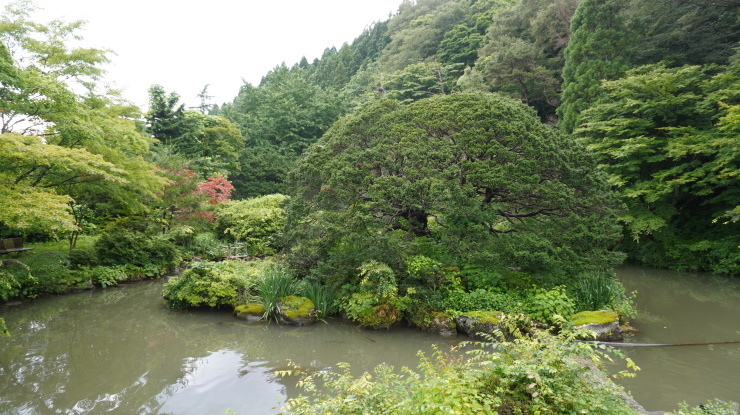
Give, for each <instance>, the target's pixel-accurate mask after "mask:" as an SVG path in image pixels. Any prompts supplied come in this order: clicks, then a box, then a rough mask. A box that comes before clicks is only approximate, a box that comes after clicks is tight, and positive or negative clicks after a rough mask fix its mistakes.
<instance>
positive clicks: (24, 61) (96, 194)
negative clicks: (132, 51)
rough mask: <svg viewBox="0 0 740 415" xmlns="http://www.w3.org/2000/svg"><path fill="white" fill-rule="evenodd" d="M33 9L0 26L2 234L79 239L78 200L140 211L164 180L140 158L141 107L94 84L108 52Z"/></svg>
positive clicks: (75, 26) (100, 209)
mask: <svg viewBox="0 0 740 415" xmlns="http://www.w3.org/2000/svg"><path fill="white" fill-rule="evenodd" d="M31 11H32V8H31V7H30V4H29V3H28V2H16V3H11V4H9V5H7V6H6V7H5V10H4V12H3V14H2V19H1V20H0V79H1V80H2V82H1V83H0V107H1V108H2V112H0V201H2V205H3V209H0V235H8V234H10V235H14V234H15V235H17V234H18V233H26V234H40V235H43V234H51V235H55V236H59V235H60V234H61V233H62V232H73V231H75V230H77V229H79V227H80V225H81V224H80V223H79V222H78V219H79V217H76V216H75V215H74V214H73V213H74V212H73V210H72V209H71V207H70V205H71V204H72V202H73V201H74V204H76V205H78V206H85V207H86V208H88V209H91V210H92V211H93V212H94V213H95V214H96V215H97V216H106V215H118V214H133V213H139V212H141V211H143V210H144V209H145V204H144V202H145V200H146V199H148V198H150V197H153V196H154V194H155V193H156V192H157V191H159V190H160V189H161V187H162V185H163V184H164V182H165V181H164V180H163V179H162V178H161V177H158V176H157V175H156V173H155V172H154V169H153V166H152V165H151V164H149V163H146V162H145V161H144V160H143V156H144V155H145V154H146V153H147V151H148V147H149V144H150V141H149V139H148V138H147V137H146V136H145V135H144V134H142V132H141V130H140V128H139V126H138V125H137V123H136V122H135V120H136V119H137V118H138V117H139V111H138V109H137V108H135V107H133V106H131V105H129V104H127V103H125V102H123V101H122V100H121V99H120V98H119V97H118V96H117V95H116V94H115V93H114V92H111V91H100V88H98V86H97V81H98V80H99V79H100V76H101V74H102V70H101V68H100V67H101V65H103V64H104V63H106V62H107V61H108V58H107V56H106V55H107V53H106V51H104V50H101V49H93V48H84V47H71V46H70V44H71V43H72V42H73V41H74V39H75V38H76V37H78V32H79V30H80V28H81V27H82V22H72V23H64V22H61V21H56V22H53V23H51V24H49V25H43V24H39V23H36V22H32V21H31V20H29V18H30V12H31ZM78 91H79V92H78Z"/></svg>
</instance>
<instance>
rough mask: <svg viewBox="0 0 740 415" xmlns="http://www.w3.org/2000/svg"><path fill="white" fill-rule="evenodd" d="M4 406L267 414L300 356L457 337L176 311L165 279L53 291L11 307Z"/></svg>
mask: <svg viewBox="0 0 740 415" xmlns="http://www.w3.org/2000/svg"><path fill="white" fill-rule="evenodd" d="M2 314H3V316H4V317H5V318H6V320H7V321H8V324H9V328H10V330H11V332H12V335H13V336H12V337H11V338H9V339H2V340H0V342H1V343H0V347H2V354H0V413H3V414H6V413H7V414H53V413H69V414H86V413H121V414H132V413H147V414H148V413H162V414H163V413H168V414H203V413H215V414H218V413H225V412H226V410H227V409H233V410H235V411H237V412H238V413H239V414H241V415H244V414H269V413H275V412H277V409H276V408H279V407H280V405H282V404H283V403H284V401H285V400H286V399H287V397H290V396H295V395H297V393H298V390H297V389H296V385H295V383H296V380H297V379H296V378H276V377H275V376H274V371H275V370H282V369H286V368H287V363H288V360H292V361H293V362H295V363H296V364H297V365H299V366H300V367H301V368H302V369H303V370H305V371H315V370H324V369H329V368H332V367H334V366H335V365H336V363H338V362H349V363H351V364H352V366H353V370H354V371H355V372H357V373H361V372H362V371H365V370H371V369H372V368H373V367H375V366H376V365H377V364H380V363H388V364H392V365H395V366H397V367H400V366H403V365H406V366H415V365H416V363H417V362H418V359H417V357H416V352H417V351H418V350H424V351H430V350H431V345H432V344H437V345H439V346H440V347H442V348H443V349H444V348H448V347H449V346H451V345H453V344H455V343H456V342H457V340H455V339H446V338H441V337H438V336H436V335H431V334H425V333H419V332H416V331H413V330H404V329H398V330H391V331H388V332H374V331H359V330H357V329H356V328H355V327H354V326H352V325H351V324H347V323H343V322H335V323H332V324H318V325H316V326H313V327H300V328H299V327H280V326H275V325H264V324H257V325H254V324H247V323H244V322H241V321H239V320H235V319H234V318H233V317H232V315H231V314H230V313H228V312H212V311H184V312H175V311H172V310H169V309H167V308H166V307H165V305H164V303H163V301H162V299H161V283H160V282H150V283H143V284H136V285H131V286H126V287H122V288H116V289H108V290H105V291H97V292H94V293H89V292H87V293H82V294H76V295H68V296H63V297H55V298H47V299H43V300H38V301H34V302H32V303H30V304H24V305H21V306H17V307H12V308H10V307H8V308H5V309H3V310H2Z"/></svg>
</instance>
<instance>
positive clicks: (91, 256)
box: [67, 249, 98, 270]
mask: <svg viewBox="0 0 740 415" xmlns="http://www.w3.org/2000/svg"><path fill="white" fill-rule="evenodd" d="M67 257H68V259H69V269H73V270H74V269H80V268H81V267H93V266H95V265H97V263H98V258H97V256H96V255H95V252H94V251H89V250H86V249H73V250H71V251H69V254H68V256H67Z"/></svg>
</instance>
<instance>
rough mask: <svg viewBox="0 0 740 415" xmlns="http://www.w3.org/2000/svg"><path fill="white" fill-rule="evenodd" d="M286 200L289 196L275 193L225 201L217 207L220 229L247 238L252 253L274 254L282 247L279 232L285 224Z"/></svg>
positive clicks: (221, 232) (228, 235)
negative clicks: (284, 204) (284, 208)
mask: <svg viewBox="0 0 740 415" xmlns="http://www.w3.org/2000/svg"><path fill="white" fill-rule="evenodd" d="M286 200H288V196H285V195H280V194H274V195H267V196H261V197H257V198H253V199H247V200H238V201H231V202H226V203H222V204H220V205H219V206H218V207H217V209H216V214H217V215H218V217H217V219H216V224H215V226H216V231H217V232H218V233H219V234H220V235H224V236H226V237H228V238H231V239H233V240H235V241H241V242H246V243H247V249H248V250H249V254H250V255H255V256H262V255H271V254H274V253H276V252H277V251H278V250H279V249H280V248H282V245H281V242H280V240H279V239H280V238H279V236H280V233H281V232H282V231H283V226H285V213H284V211H283V208H282V205H283V203H284V202H285V201H286Z"/></svg>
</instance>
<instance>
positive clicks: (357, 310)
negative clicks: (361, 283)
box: [344, 293, 403, 329]
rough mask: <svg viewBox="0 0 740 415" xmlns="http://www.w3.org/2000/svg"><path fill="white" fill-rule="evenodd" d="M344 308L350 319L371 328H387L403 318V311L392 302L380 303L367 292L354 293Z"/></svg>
mask: <svg viewBox="0 0 740 415" xmlns="http://www.w3.org/2000/svg"><path fill="white" fill-rule="evenodd" d="M344 310H345V311H346V313H347V317H349V318H350V319H351V320H352V321H355V322H357V323H359V324H360V325H361V326H362V327H367V328H371V329H388V328H390V327H391V326H392V325H394V324H396V323H398V322H399V321H401V319H402V318H403V312H402V311H401V310H400V309H399V308H398V307H396V306H395V305H394V304H392V303H381V302H379V301H378V298H377V297H376V296H374V295H372V294H369V293H355V294H352V296H351V297H350V298H349V299H348V300H347V302H346V304H345V307H344Z"/></svg>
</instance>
